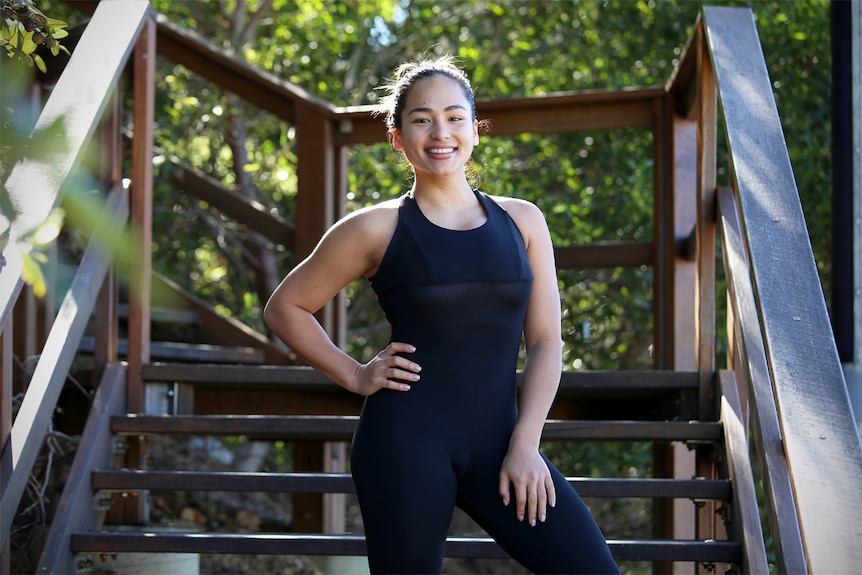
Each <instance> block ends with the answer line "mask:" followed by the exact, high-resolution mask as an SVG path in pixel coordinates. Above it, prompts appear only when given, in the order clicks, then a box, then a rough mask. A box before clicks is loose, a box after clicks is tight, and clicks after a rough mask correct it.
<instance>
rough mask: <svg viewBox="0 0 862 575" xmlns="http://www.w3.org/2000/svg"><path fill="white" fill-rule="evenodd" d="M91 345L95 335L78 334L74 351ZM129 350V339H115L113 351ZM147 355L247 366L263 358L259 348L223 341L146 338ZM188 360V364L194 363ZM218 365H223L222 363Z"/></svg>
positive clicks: (89, 350)
mask: <svg viewBox="0 0 862 575" xmlns="http://www.w3.org/2000/svg"><path fill="white" fill-rule="evenodd" d="M94 349H95V339H94V338H93V337H92V336H84V337H82V338H81V343H80V345H78V351H79V352H81V353H93V350H94ZM128 352H129V341H128V340H127V339H120V340H118V341H117V353H118V354H119V355H120V356H125V355H127V354H128ZM150 355H151V356H152V357H153V358H156V359H163V360H173V361H188V362H196V363H201V364H205V365H210V364H217V363H225V364H245V365H242V366H233V365H232V366H231V367H243V368H245V369H248V367H247V366H248V365H255V364H258V365H260V364H263V363H264V361H266V358H265V355H264V353H263V350H261V349H257V348H254V347H230V346H223V345H209V344H202V343H177V342H166V341H153V342H150ZM194 365H195V363H192V365H190V366H189V367H194ZM221 367H222V368H224V367H225V366H224V365H222V366H221Z"/></svg>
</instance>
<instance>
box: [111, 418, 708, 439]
mask: <svg viewBox="0 0 862 575" xmlns="http://www.w3.org/2000/svg"><path fill="white" fill-rule="evenodd" d="M358 421H359V418H358V417H350V416H345V417H328V416H298V415H293V416H258V415H226V416H149V415H129V416H121V417H114V418H113V419H112V420H111V429H113V430H114V432H115V433H119V434H127V435H134V434H148V433H153V434H166V435H214V436H230V435H246V436H251V437H255V438H279V439H285V440H287V439H293V440H297V439H322V440H329V441H349V440H350V439H351V438H352V437H353V432H354V430H355V429H356V424H357V422H358ZM721 437H722V430H721V424H719V423H701V422H682V421H655V422H653V421H646V422H645V421H555V420H549V421H547V422H546V423H545V428H544V432H543V435H542V438H543V439H544V440H547V441H563V440H590V441H611V440H614V441H720V440H721Z"/></svg>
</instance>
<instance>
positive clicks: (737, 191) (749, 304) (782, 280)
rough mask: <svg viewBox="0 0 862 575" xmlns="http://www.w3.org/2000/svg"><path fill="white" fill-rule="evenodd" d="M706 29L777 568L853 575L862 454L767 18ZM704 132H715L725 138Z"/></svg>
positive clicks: (739, 362)
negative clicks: (763, 24) (775, 79)
mask: <svg viewBox="0 0 862 575" xmlns="http://www.w3.org/2000/svg"><path fill="white" fill-rule="evenodd" d="M702 25H703V30H704V33H703V34H698V35H696V36H695V42H696V44H695V45H694V46H693V47H690V51H689V54H687V57H688V58H695V59H696V60H695V61H694V62H693V63H691V64H688V66H694V67H695V68H696V70H697V72H696V76H698V77H699V89H698V90H697V98H698V99H699V100H701V101H704V100H707V99H712V98H713V97H714V96H713V91H712V90H713V88H712V86H713V85H714V89H715V92H714V94H716V95H717V97H718V102H719V103H720V105H721V112H722V121H723V125H724V132H725V133H726V135H727V148H728V156H729V157H728V161H729V166H728V167H729V170H728V172H729V173H730V174H731V182H730V184H731V188H728V189H720V190H717V195H718V200H717V201H716V200H714V199H712V198H714V196H715V194H716V189H715V185H714V184H710V183H708V182H702V186H703V187H702V188H701V195H704V194H709V195H710V196H712V198H710V199H709V200H708V202H709V204H710V206H709V208H708V209H713V208H715V207H717V211H718V217H719V222H720V228H721V245H722V252H723V259H724V265H725V273H726V277H727V281H728V289H729V294H730V297H729V302H730V308H731V309H730V311H729V313H728V321H729V324H730V325H729V332H730V333H733V334H734V337H733V340H732V346H731V363H732V365H731V367H736V368H737V370H738V372H739V373H740V374H741V375H742V379H741V381H743V382H745V384H746V385H745V387H744V389H743V392H744V393H745V394H746V395H747V396H748V402H749V403H750V405H751V424H752V427H753V429H754V432H755V433H754V440H755V445H756V448H757V452H758V457H759V459H760V463H761V468H762V469H763V483H764V487H765V491H766V495H767V507H768V510H769V516H770V523H771V526H772V532H773V537H774V542H775V547H776V558H777V561H778V565H777V567H778V570H779V572H781V573H802V572H811V573H848V572H852V571H853V570H854V569H856V568H857V567H856V566H857V565H858V564H859V562H860V560H862V548H860V546H859V545H856V544H855V543H854V541H855V540H856V539H857V538H858V535H859V533H862V519H860V518H862V499H860V498H859V497H857V496H856V495H855V494H858V493H862V449H860V444H859V437H858V434H857V431H856V423H855V420H854V418H853V414H852V410H851V407H850V403H849V399H848V395H847V389H846V386H845V382H844V376H843V372H842V368H841V363H840V360H839V358H838V353H837V350H836V347H835V340H834V338H833V335H832V329H831V325H830V321H829V316H828V313H827V309H826V304H825V300H824V297H823V292H822V288H821V286H820V281H819V276H818V273H817V268H816V265H815V262H814V256H813V253H812V250H811V243H810V241H809V238H808V233H807V227H806V224H805V220H804V217H803V212H802V206H801V203H800V201H799V194H798V192H797V189H796V182H795V180H794V177H793V171H792V169H791V165H790V159H789V156H788V152H787V147H786V144H785V140H784V136H783V133H782V130H781V124H780V121H779V117H778V111H777V108H776V105H775V100H774V98H773V95H772V89H771V84H770V81H769V76H768V73H767V69H766V64H765V61H764V58H763V55H762V52H761V50H760V43H759V40H758V37H757V31H756V28H755V25H754V19H753V18H752V15H751V13H750V12H749V11H748V10H747V9H738V8H706V9H704V11H703V17H702ZM685 66H686V63H683V67H685ZM699 126H700V129H699V135H700V136H701V137H703V134H705V133H707V132H711V131H712V130H714V127H713V126H707V125H705V124H704V123H703V121H702V120H701V122H700V124H699ZM711 170H712V168H709V171H711ZM704 171H708V170H707V169H704ZM824 193H825V190H824ZM706 203H707V202H706V201H705V202H704V204H706ZM716 204H717V205H716ZM704 215H706V214H704ZM700 237H703V236H700ZM704 251H711V246H710V247H707V248H705V249H704Z"/></svg>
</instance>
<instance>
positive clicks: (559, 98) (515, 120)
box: [334, 87, 665, 146]
mask: <svg viewBox="0 0 862 575" xmlns="http://www.w3.org/2000/svg"><path fill="white" fill-rule="evenodd" d="M664 93H665V92H664V88H663V87H647V88H626V89H623V90H614V91H602V90H592V91H584V92H569V93H561V94H547V95H544V96H542V97H534V98H510V99H498V100H479V101H477V102H476V113H477V115H478V116H479V119H483V120H490V122H491V132H490V135H491V136H511V135H516V134H523V133H540V134H552V133H560V132H572V131H579V130H610V129H617V128H643V127H651V126H652V125H653V123H654V121H655V109H654V102H655V100H656V99H660V98H661V97H663V96H664ZM373 111H374V107H373V106H355V107H348V108H338V109H337V110H336V112H335V115H334V124H335V125H336V126H337V128H338V129H337V133H336V136H335V140H336V144H337V145H339V146H351V145H356V144H376V143H380V142H385V141H386V127H385V125H384V124H383V121H382V120H381V118H379V117H375V116H373V114H372V112H373Z"/></svg>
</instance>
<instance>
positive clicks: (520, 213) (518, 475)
mask: <svg viewBox="0 0 862 575" xmlns="http://www.w3.org/2000/svg"><path fill="white" fill-rule="evenodd" d="M507 209H510V213H511V214H512V216H513V218H514V219H515V222H516V223H517V224H518V227H519V228H520V229H521V231H522V234H523V235H524V237H525V242H526V245H527V255H528V257H529V258H530V266H531V268H532V270H533V278H534V279H533V289H532V292H531V294H530V300H529V303H528V305H527V317H526V321H525V324H524V337H525V343H526V350H527V359H526V363H525V365H524V372H523V380H522V387H521V398H520V405H519V408H518V413H519V414H518V421H517V423H516V424H515V429H514V431H513V432H512V437H511V439H510V441H509V452H508V454H507V456H506V459H505V460H504V462H503V466H502V468H501V470H500V494H501V496H502V497H503V501H504V503H505V504H508V503H509V500H510V496H511V495H510V491H509V484H510V483H511V484H512V485H513V486H514V488H515V500H516V514H517V515H518V518H519V519H521V520H523V519H528V520H529V521H530V523H531V524H535V522H536V520H539V521H544V519H545V515H546V513H547V506H551V507H553V506H554V504H555V503H556V493H555V490H554V485H553V482H552V481H551V476H550V472H549V470H548V466H547V464H546V463H545V461H544V460H543V459H542V458H541V456H540V454H539V441H540V439H541V436H542V429H543V427H544V424H545V420H546V418H547V416H548V411H549V410H550V408H551V404H552V403H553V401H554V397H555V396H556V393H557V389H558V387H559V382H560V372H561V369H562V337H561V333H560V330H561V327H560V321H561V320H560V294H559V289H558V287H557V275H556V266H555V264H554V252H553V245H552V244H551V237H550V234H549V233H548V227H547V224H546V222H545V219H544V216H543V215H542V213H541V211H540V210H539V209H538V208H536V207H535V206H533V205H532V204H526V203H525V202H520V203H518V204H517V207H514V206H513V207H511V208H507Z"/></svg>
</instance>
